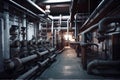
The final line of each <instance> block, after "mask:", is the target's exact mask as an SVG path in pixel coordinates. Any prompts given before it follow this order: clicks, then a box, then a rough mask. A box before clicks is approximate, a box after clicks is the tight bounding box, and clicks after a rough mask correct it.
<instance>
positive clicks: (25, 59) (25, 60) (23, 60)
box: [20, 54, 37, 63]
mask: <svg viewBox="0 0 120 80" xmlns="http://www.w3.org/2000/svg"><path fill="white" fill-rule="evenodd" d="M35 58H37V54H34V55H31V56H28V57H25V58H22V59H20V60H21V62H22V63H26V62H28V61H31V60H33V59H35Z"/></svg>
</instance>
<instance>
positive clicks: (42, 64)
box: [39, 58, 49, 67]
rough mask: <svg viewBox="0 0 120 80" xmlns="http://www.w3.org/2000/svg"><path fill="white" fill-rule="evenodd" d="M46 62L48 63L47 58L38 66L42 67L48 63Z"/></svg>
mask: <svg viewBox="0 0 120 80" xmlns="http://www.w3.org/2000/svg"><path fill="white" fill-rule="evenodd" d="M48 61H49V58H47V59H46V60H44V61H43V62H40V63H39V64H40V66H41V67H43V66H45V65H46V63H48Z"/></svg>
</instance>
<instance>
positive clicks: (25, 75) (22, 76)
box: [17, 65, 39, 79]
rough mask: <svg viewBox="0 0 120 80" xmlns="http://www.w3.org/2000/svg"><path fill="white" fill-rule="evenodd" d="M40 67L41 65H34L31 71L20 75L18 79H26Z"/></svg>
mask: <svg viewBox="0 0 120 80" xmlns="http://www.w3.org/2000/svg"><path fill="white" fill-rule="evenodd" d="M38 68H39V65H37V66H35V67H33V68H32V69H30V70H29V71H27V72H26V73H24V74H23V75H21V76H19V77H18V78H17V79H26V78H27V77H28V76H29V75H31V74H32V73H34V72H35V71H36V70H37V69H38Z"/></svg>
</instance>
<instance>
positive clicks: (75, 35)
mask: <svg viewBox="0 0 120 80" xmlns="http://www.w3.org/2000/svg"><path fill="white" fill-rule="evenodd" d="M75 41H77V14H76V15H75Z"/></svg>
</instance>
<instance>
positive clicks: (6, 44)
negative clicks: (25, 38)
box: [3, 3, 10, 60]
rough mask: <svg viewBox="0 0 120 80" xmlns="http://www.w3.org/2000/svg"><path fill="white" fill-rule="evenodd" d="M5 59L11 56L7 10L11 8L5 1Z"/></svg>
mask: <svg viewBox="0 0 120 80" xmlns="http://www.w3.org/2000/svg"><path fill="white" fill-rule="evenodd" d="M4 9H5V11H4V13H3V14H4V20H5V22H4V24H5V25H4V49H5V50H4V59H5V60H8V59H9V58H10V45H9V44H10V43H9V36H10V35H9V28H10V26H9V12H8V11H7V10H9V6H8V3H4Z"/></svg>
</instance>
